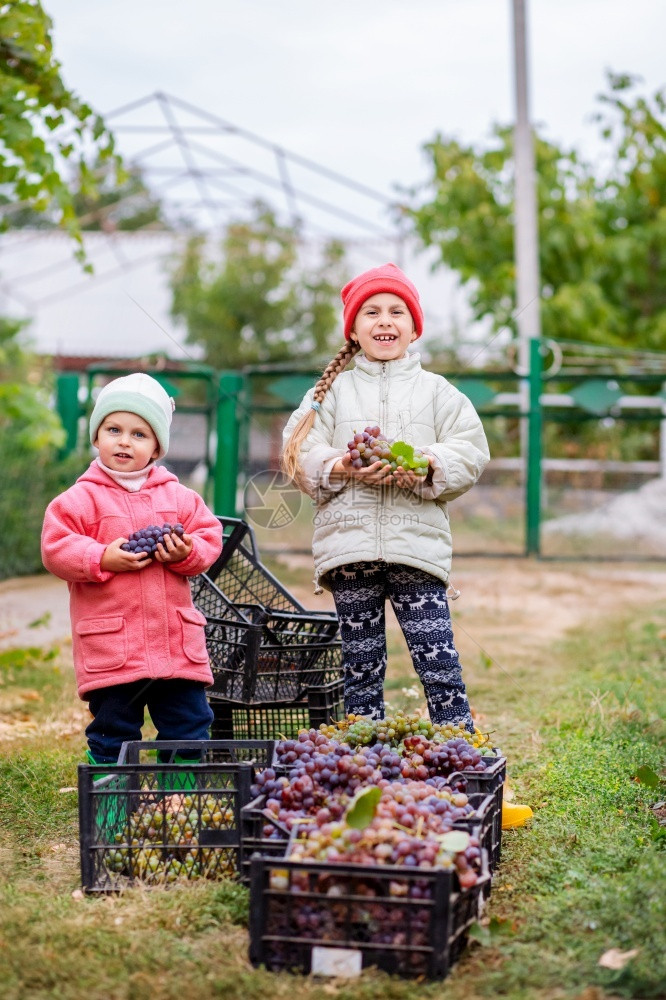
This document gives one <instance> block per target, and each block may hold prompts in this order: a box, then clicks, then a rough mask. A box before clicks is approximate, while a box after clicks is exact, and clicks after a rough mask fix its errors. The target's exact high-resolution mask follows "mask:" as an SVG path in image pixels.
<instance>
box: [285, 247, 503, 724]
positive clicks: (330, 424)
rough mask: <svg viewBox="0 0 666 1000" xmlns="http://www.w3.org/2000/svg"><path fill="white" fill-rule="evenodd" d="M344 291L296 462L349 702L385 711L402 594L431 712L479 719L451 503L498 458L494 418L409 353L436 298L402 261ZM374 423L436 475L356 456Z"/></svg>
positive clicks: (300, 414)
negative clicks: (352, 444) (458, 588)
mask: <svg viewBox="0 0 666 1000" xmlns="http://www.w3.org/2000/svg"><path fill="white" fill-rule="evenodd" d="M341 294H342V302H343V318H344V334H345V340H346V342H345V345H344V347H343V348H342V349H341V350H340V351H339V352H338V354H337V355H336V356H335V357H334V358H333V360H332V361H331V362H330V364H329V365H327V367H326V369H325V370H324V373H323V375H322V376H321V378H320V379H319V381H318V382H317V383H316V385H315V386H314V387H313V388H312V389H310V390H309V392H308V393H307V394H306V395H305V398H304V399H303V401H302V403H301V405H300V406H299V408H298V409H297V410H296V411H295V412H294V413H293V414H292V416H291V418H290V420H289V422H288V424H287V426H286V428H285V432H284V438H285V447H284V452H283V468H284V471H285V472H286V474H287V475H288V476H289V477H290V478H291V479H293V480H294V482H295V483H296V484H297V485H298V486H299V488H300V489H301V490H303V492H305V493H307V494H308V495H309V496H310V497H312V499H313V500H314V502H315V505H316V513H315V517H314V534H313V555H314V562H315V588H316V592H317V593H321V592H322V590H321V587H325V588H326V589H329V590H331V591H332V593H333V597H334V600H335V606H336V610H337V613H338V617H339V620H340V634H341V637H342V652H343V661H344V670H345V711H346V712H348V713H354V714H357V715H366V716H370V717H372V718H381V717H383V715H384V694H383V691H384V675H385V672H386V660H387V654H386V626H385V617H384V612H385V603H386V599H387V598H388V600H389V601H390V602H391V605H392V607H393V610H394V611H395V614H396V617H397V619H398V622H399V623H400V627H401V628H402V631H403V633H404V636H405V639H406V641H407V645H408V647H409V651H410V654H411V657H412V662H413V664H414V668H415V670H416V672H417V674H418V675H419V677H420V679H421V681H422V683H423V688H424V691H425V696H426V700H427V704H428V710H429V713H430V718H431V719H432V721H433V722H444V723H447V722H450V723H454V724H455V723H457V724H462V725H464V726H466V727H467V728H468V729H470V730H471V731H473V729H474V725H473V722H472V717H471V714H470V708H469V702H468V700H467V695H466V692H465V685H464V683H463V680H462V673H461V667H460V662H459V659H458V653H457V652H456V648H455V645H454V642H453V632H452V628H451V618H450V615H449V602H448V597H447V590H448V585H449V573H450V569H451V556H452V545H451V530H450V527H449V516H448V509H447V505H448V502H449V501H450V500H455V498H456V497H459V496H460V495H461V494H463V493H465V492H466V491H467V490H468V489H470V487H471V486H473V485H474V483H475V482H476V481H477V480H478V478H479V476H480V475H481V473H482V471H483V469H484V467H485V465H486V463H487V462H488V459H489V454H488V445H487V442H486V437H485V434H484V432H483V427H482V426H481V421H480V420H479V417H478V415H477V413H476V411H475V410H474V407H473V406H472V404H471V403H470V401H469V400H468V398H467V397H466V396H464V395H463V394H462V393H461V392H459V391H458V390H457V389H455V388H454V387H453V386H452V385H451V384H450V383H449V382H447V380H446V379H445V378H443V377H442V376H441V375H436V374H434V373H433V372H428V371H425V370H424V369H423V368H422V367H421V362H420V360H419V355H418V354H417V353H409V352H408V348H409V346H410V344H412V343H413V342H414V341H415V340H417V339H418V338H419V337H420V336H421V334H422V332H423V311H422V309H421V304H420V302H419V295H418V291H417V290H416V288H415V287H414V285H413V284H412V282H411V281H410V280H409V278H407V276H406V275H405V274H403V272H402V271H401V270H400V268H398V267H396V265H395V264H384V265H383V266H382V267H376V268H373V269H372V270H370V271H365V272H364V273H363V274H359V275H358V276H357V277H356V278H354V279H353V280H352V281H350V282H349V283H348V284H347V285H345V287H344V288H343V289H342V293H341ZM352 358H355V359H356V360H355V365H354V367H353V368H352V369H351V370H346V369H347V365H348V364H349V362H350V361H351V360H352ZM366 426H379V428H380V429H381V431H382V432H383V433H384V435H385V436H386V437H387V438H389V440H392V439H396V440H397V439H399V440H403V441H407V442H409V443H410V444H412V445H414V446H416V447H418V448H419V449H420V450H421V451H422V452H423V453H424V454H425V455H426V457H427V459H428V472H427V475H426V476H416V475H415V473H414V472H412V471H408V470H405V469H403V468H401V467H398V469H396V470H395V471H392V470H391V467H390V466H389V465H382V464H381V462H379V461H378V462H375V463H374V464H372V465H369V466H367V467H365V468H360V469H357V468H354V466H353V465H352V460H351V457H350V455H349V452H348V447H347V445H348V442H349V441H350V439H352V438H353V436H354V434H355V433H356V432H359V431H362V430H363V429H364V428H365V427H366ZM320 584H321V586H320Z"/></svg>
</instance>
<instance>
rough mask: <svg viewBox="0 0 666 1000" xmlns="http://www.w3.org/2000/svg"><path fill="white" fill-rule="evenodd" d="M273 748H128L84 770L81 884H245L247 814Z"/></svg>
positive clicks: (198, 744) (202, 743) (196, 744)
mask: <svg viewBox="0 0 666 1000" xmlns="http://www.w3.org/2000/svg"><path fill="white" fill-rule="evenodd" d="M272 756H273V743H272V742H271V741H245V742H240V741H236V742H233V743H231V742H230V741H215V740H198V741H192V742H181V741H154V742H152V743H150V742H145V743H144V742H132V743H126V744H124V745H123V749H122V752H121V755H120V759H119V763H118V764H116V765H108V764H107V765H104V764H95V765H88V764H81V765H80V766H79V774H78V785H79V840H80V852H81V881H82V886H83V888H84V890H85V891H86V892H88V893H105V892H117V891H119V890H121V889H124V888H126V887H128V886H131V885H136V884H141V885H144V886H153V885H168V884H170V883H172V882H176V881H179V880H183V879H186V880H192V879H220V878H229V877H234V878H236V877H238V874H239V872H240V870H241V837H240V813H241V809H242V807H243V806H244V805H246V804H247V803H248V802H249V800H250V796H251V787H252V782H253V780H256V775H257V773H260V771H261V769H263V768H265V767H266V766H267V764H268V763H269V762H270V760H271V758H272Z"/></svg>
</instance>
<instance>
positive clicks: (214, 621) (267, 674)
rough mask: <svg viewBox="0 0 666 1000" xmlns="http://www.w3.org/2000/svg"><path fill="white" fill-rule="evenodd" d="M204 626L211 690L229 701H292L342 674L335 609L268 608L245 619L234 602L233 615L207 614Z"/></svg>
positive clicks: (247, 702)
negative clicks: (286, 611)
mask: <svg viewBox="0 0 666 1000" xmlns="http://www.w3.org/2000/svg"><path fill="white" fill-rule="evenodd" d="M243 613H245V612H243ZM259 619H261V620H259ZM205 631H206V647H207V649H208V656H209V658H210V666H211V670H212V671H213V681H214V683H213V687H212V689H211V694H213V695H215V696H218V697H221V698H224V699H226V700H228V701H237V702H239V703H242V704H246V705H248V704H253V703H265V702H269V701H272V702H285V703H288V702H296V701H300V700H301V699H302V698H303V697H304V695H305V692H306V690H307V688H308V687H313V686H321V685H323V684H328V683H330V682H331V681H335V680H338V679H339V678H340V677H341V676H342V671H343V667H342V647H341V643H340V637H339V631H338V620H337V618H336V617H335V615H331V614H328V613H322V614H315V613H312V614H302V615H301V614H298V615H297V614H284V613H282V612H272V613H270V614H269V613H268V612H266V613H264V614H263V615H256V616H255V620H254V621H249V620H244V619H243V618H242V615H241V613H240V611H239V609H237V608H236V609H235V611H234V617H227V618H214V617H209V618H208V621H207V624H206V628H205Z"/></svg>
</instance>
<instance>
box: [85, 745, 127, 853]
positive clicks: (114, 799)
mask: <svg viewBox="0 0 666 1000" xmlns="http://www.w3.org/2000/svg"><path fill="white" fill-rule="evenodd" d="M86 758H87V761H88V763H89V764H95V765H96V766H102V767H108V768H111V769H113V767H114V766H115V765H114V764H108V763H105V762H101V761H96V760H95V758H94V756H93V755H92V753H91V752H90V750H86ZM119 782H120V775H116V774H114V772H113V770H110V771H109V772H108V773H107V774H99V775H97V776H96V777H95V780H94V781H93V805H94V810H95V824H96V827H97V830H98V837H99V840H100V842H102V843H108V844H113V843H115V842H116V835H117V834H119V833H122V830H123V827H124V826H125V824H126V822H127V815H126V814H127V808H126V804H127V802H126V798H125V797H124V796H122V795H115V794H113V793H114V791H115V790H116V789H117V790H118V791H120V788H119V787H118V785H119Z"/></svg>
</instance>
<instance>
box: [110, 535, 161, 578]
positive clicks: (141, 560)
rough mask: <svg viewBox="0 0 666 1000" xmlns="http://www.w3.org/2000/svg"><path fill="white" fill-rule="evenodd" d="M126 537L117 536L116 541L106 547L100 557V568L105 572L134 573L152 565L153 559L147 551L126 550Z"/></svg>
mask: <svg viewBox="0 0 666 1000" xmlns="http://www.w3.org/2000/svg"><path fill="white" fill-rule="evenodd" d="M126 542H127V539H126V538H116V540H115V542H111V544H110V545H107V547H106V548H105V549H104V552H103V553H102V558H101V559H100V563H99V565H100V568H101V569H103V570H104V572H105V573H133V572H134V571H135V570H137V569H144V567H146V566H150V564H151V562H152V560H151V558H150V556H149V555H148V553H147V552H125V551H124V550H123V549H122V548H121V545H125V543H126Z"/></svg>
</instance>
